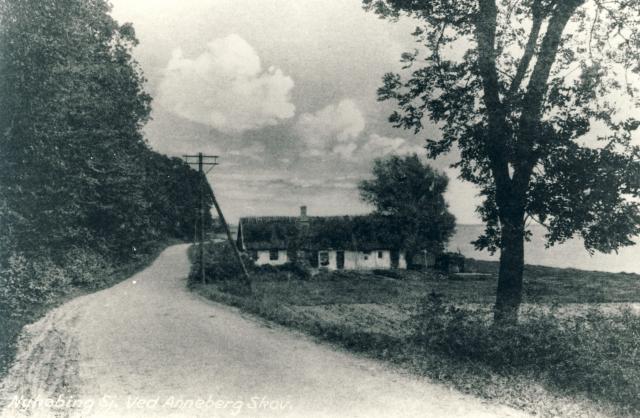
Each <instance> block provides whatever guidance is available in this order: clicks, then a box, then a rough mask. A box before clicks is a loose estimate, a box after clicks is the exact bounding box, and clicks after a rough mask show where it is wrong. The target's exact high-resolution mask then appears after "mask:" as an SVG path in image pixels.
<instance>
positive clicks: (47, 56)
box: [0, 0, 211, 271]
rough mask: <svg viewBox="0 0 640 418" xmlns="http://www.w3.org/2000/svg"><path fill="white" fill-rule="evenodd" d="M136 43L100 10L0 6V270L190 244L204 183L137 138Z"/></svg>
mask: <svg viewBox="0 0 640 418" xmlns="http://www.w3.org/2000/svg"><path fill="white" fill-rule="evenodd" d="M136 43H137V40H136V38H135V33H134V30H133V27H132V26H131V25H129V24H124V25H120V24H118V23H117V22H116V21H114V20H113V19H112V18H111V17H110V16H109V4H108V3H107V2H106V1H105V0H0V197H1V199H0V228H1V231H0V237H1V238H0V245H1V247H0V267H3V268H5V267H6V266H7V265H8V263H9V259H10V258H12V257H13V258H12V259H13V260H15V259H16V257H23V258H24V259H25V260H27V261H29V260H31V261H34V260H36V259H43V258H47V259H48V260H50V261H52V262H53V263H55V264H57V265H62V266H63V267H64V263H65V262H68V261H69V260H68V258H69V257H68V254H69V253H70V252H72V251H75V250H77V249H78V248H81V249H82V250H83V251H84V252H85V253H87V252H93V253H94V254H100V256H101V257H106V258H107V260H113V261H114V262H115V261H116V260H126V259H127V258H128V257H131V256H134V255H135V254H136V253H137V252H140V251H144V250H145V246H146V245H147V244H148V243H150V242H153V241H157V240H160V239H165V238H167V237H180V238H188V237H193V229H194V225H195V219H196V214H197V212H196V210H197V208H198V204H197V202H198V200H197V199H198V197H197V196H198V190H199V182H200V181H201V177H200V175H199V174H198V173H197V172H195V171H194V170H192V169H191V168H190V167H189V166H188V165H187V164H186V163H184V162H183V161H181V160H180V159H177V158H169V157H166V156H163V155H160V154H157V153H155V152H153V151H151V150H150V148H149V147H148V145H147V144H146V142H145V140H144V138H143V135H142V133H141V128H142V127H143V125H144V124H145V122H146V121H147V120H148V119H149V113H150V103H151V98H150V96H149V95H148V94H147V93H146V92H145V90H144V81H145V80H144V77H143V76H142V73H141V71H140V69H139V67H138V65H137V63H136V62H135V61H134V59H133V58H132V56H131V50H132V48H133V47H134V46H135V45H136ZM210 197H211V196H210V195H209V196H208V198H207V205H208V207H210V206H211V198H210ZM23 258H21V259H23ZM14 264H15V263H14ZM40 264H43V265H44V264H47V263H40ZM47 265H48V264H47ZM3 271H5V270H3Z"/></svg>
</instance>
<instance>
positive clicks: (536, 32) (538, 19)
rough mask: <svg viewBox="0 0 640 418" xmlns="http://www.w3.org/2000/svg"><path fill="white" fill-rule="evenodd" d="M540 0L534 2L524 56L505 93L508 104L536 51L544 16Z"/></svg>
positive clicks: (518, 87)
mask: <svg viewBox="0 0 640 418" xmlns="http://www.w3.org/2000/svg"><path fill="white" fill-rule="evenodd" d="M541 1H542V0H536V1H535V2H534V3H533V5H532V6H531V8H532V13H533V23H532V26H531V32H529V39H528V40H527V45H526V46H525V50H524V54H523V55H522V59H521V60H520V64H519V65H518V69H517V70H516V75H515V77H514V78H513V82H512V83H511V86H510V87H509V92H508V93H507V101H508V102H510V101H511V100H512V99H513V96H514V95H515V94H516V93H517V92H518V90H519V89H520V85H521V84H522V81H523V80H524V77H525V75H526V74H527V70H528V69H529V65H530V64H531V60H532V58H533V55H534V53H535V50H536V45H537V44H538V37H539V36H540V28H541V27H542V22H543V21H544V16H545V14H544V13H543V10H542V4H541Z"/></svg>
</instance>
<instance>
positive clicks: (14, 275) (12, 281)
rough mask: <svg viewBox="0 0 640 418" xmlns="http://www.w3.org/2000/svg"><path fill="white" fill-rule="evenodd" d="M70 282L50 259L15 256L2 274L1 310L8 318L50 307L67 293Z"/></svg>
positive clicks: (12, 256)
mask: <svg viewBox="0 0 640 418" xmlns="http://www.w3.org/2000/svg"><path fill="white" fill-rule="evenodd" d="M69 282H70V280H69V278H68V276H67V275H66V274H65V272H64V270H63V269H62V268H61V267H59V266H58V265H56V264H55V263H53V262H52V261H51V260H50V259H49V258H46V257H44V258H40V259H35V260H27V259H26V257H24V256H23V255H22V254H12V255H11V256H10V257H9V259H8V261H7V265H6V266H5V268H3V269H2V270H1V271H0V310H2V311H4V314H5V315H8V316H14V317H15V316H20V315H22V314H23V313H24V311H26V310H28V309H29V307H31V306H34V305H43V304H47V303H49V302H50V301H51V300H52V298H53V297H54V296H55V295H56V294H58V293H63V292H64V291H65V290H67V288H68V285H69Z"/></svg>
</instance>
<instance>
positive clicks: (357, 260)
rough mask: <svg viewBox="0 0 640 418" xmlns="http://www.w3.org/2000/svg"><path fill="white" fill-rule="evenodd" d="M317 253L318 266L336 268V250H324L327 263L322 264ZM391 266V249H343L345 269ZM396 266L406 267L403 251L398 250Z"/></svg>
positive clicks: (370, 268) (319, 254) (386, 267)
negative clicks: (327, 257)
mask: <svg viewBox="0 0 640 418" xmlns="http://www.w3.org/2000/svg"><path fill="white" fill-rule="evenodd" d="M322 252H323V251H320V252H319V253H318V266H319V267H320V268H326V269H329V270H338V251H336V250H328V251H325V252H326V253H327V254H328V255H329V264H328V265H326V266H322V265H321V264H320V257H321V253H322ZM390 268H391V251H390V250H375V251H344V269H345V270H374V269H390ZM398 268H401V269H406V268H407V261H406V259H405V255H404V252H400V257H399V260H398Z"/></svg>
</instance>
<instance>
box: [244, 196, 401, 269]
mask: <svg viewBox="0 0 640 418" xmlns="http://www.w3.org/2000/svg"><path fill="white" fill-rule="evenodd" d="M399 241H400V240H399V238H398V237H397V236H396V234H395V233H394V226H393V222H392V221H391V220H390V219H386V218H384V217H380V216H372V215H362V216H307V210H306V207H304V206H303V207H301V208H300V216H299V217H247V218H241V219H240V222H239V225H238V248H239V249H240V250H241V251H243V252H245V253H247V254H249V256H250V257H251V258H252V259H253V260H254V261H255V263H256V264H257V265H272V266H278V265H282V264H285V263H287V262H298V263H306V264H308V265H310V266H311V267H315V268H326V269H328V270H374V269H392V268H399V269H406V268H407V260H406V256H405V251H404V250H403V249H402V248H400V245H399V244H398V243H399Z"/></svg>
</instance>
